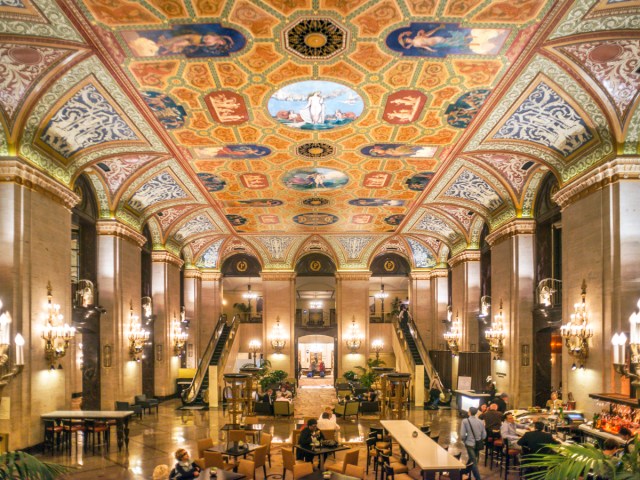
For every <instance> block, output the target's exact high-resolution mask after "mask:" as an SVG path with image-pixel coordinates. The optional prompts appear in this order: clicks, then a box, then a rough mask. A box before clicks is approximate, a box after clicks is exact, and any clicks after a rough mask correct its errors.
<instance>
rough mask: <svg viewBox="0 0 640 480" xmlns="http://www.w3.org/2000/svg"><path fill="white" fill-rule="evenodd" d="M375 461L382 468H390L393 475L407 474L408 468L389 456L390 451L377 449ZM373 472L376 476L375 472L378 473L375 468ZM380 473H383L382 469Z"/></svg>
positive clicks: (397, 459)
mask: <svg viewBox="0 0 640 480" xmlns="http://www.w3.org/2000/svg"><path fill="white" fill-rule="evenodd" d="M387 452H388V453H387ZM376 461H377V463H379V464H381V465H382V466H384V465H389V466H390V467H391V468H393V471H394V472H395V473H409V467H407V466H406V465H405V464H404V463H402V461H401V460H400V459H399V458H396V457H393V456H391V451H390V450H387V451H384V450H380V449H378V456H377V457H376ZM375 470H376V474H377V471H378V468H377V466H376V468H375ZM382 472H383V473H384V469H383V470H382Z"/></svg>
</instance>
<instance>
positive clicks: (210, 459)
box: [203, 450, 234, 470]
mask: <svg viewBox="0 0 640 480" xmlns="http://www.w3.org/2000/svg"><path fill="white" fill-rule="evenodd" d="M203 457H204V468H220V469H222V470H231V469H232V468H233V467H234V465H233V464H231V463H227V462H225V461H224V457H223V456H222V453H220V452H207V451H206V450H205V451H204V453H203Z"/></svg>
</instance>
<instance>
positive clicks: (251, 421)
mask: <svg viewBox="0 0 640 480" xmlns="http://www.w3.org/2000/svg"><path fill="white" fill-rule="evenodd" d="M244 423H245V424H246V425H256V424H258V423H260V422H259V420H258V417H257V416H255V415H250V416H247V417H244ZM259 434H260V432H257V431H255V430H245V435H246V436H247V437H251V441H252V442H253V443H255V442H256V437H257V436H258V435H259Z"/></svg>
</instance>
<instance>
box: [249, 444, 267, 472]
mask: <svg viewBox="0 0 640 480" xmlns="http://www.w3.org/2000/svg"><path fill="white" fill-rule="evenodd" d="M251 455H252V457H253V458H252V460H253V463H254V468H255V469H258V468H260V467H262V470H263V472H264V478H265V479H266V478H267V445H262V446H261V447H258V448H256V449H255V450H254V451H253V452H252V454H251Z"/></svg>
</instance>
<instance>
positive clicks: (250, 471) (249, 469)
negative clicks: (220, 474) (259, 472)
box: [238, 459, 256, 480]
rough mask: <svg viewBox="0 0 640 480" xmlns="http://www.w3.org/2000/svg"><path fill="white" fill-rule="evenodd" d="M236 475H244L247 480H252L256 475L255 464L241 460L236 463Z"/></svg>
mask: <svg viewBox="0 0 640 480" xmlns="http://www.w3.org/2000/svg"><path fill="white" fill-rule="evenodd" d="M238 473H239V474H241V475H244V476H245V477H246V478H247V480H254V478H255V474H256V464H255V463H253V462H252V461H251V460H245V459H242V460H240V461H239V462H238Z"/></svg>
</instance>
